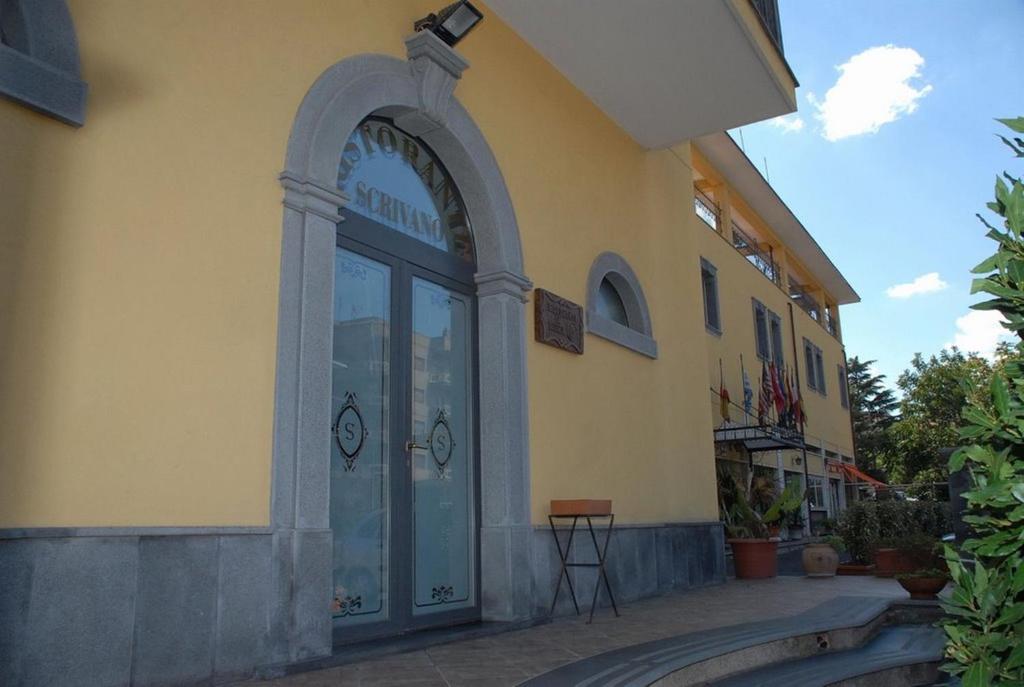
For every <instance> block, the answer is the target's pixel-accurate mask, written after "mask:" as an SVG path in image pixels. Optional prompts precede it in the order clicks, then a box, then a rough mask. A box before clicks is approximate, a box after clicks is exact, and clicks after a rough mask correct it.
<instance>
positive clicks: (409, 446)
mask: <svg viewBox="0 0 1024 687" xmlns="http://www.w3.org/2000/svg"><path fill="white" fill-rule="evenodd" d="M416 448H418V449H421V450H423V451H426V450H427V449H429V448H430V447H429V446H424V445H423V444H417V443H416V440H415V439H410V440H409V441H407V442H405V450H406V451H412V450H413V449H416Z"/></svg>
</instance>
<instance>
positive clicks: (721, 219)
mask: <svg viewBox="0 0 1024 687" xmlns="http://www.w3.org/2000/svg"><path fill="white" fill-rule="evenodd" d="M692 145H693V157H692V159H693V167H694V210H695V215H696V217H697V218H698V221H697V222H695V223H694V230H693V231H694V233H695V236H696V240H697V251H698V253H699V263H700V265H699V268H700V270H701V277H702V290H703V294H704V320H705V326H706V330H707V336H706V339H707V342H708V349H707V351H708V361H707V369H708V374H709V377H708V379H709V383H710V387H709V389H710V393H711V394H712V395H711V397H710V400H711V405H712V406H713V408H712V423H713V431H714V433H715V436H716V444H717V446H716V458H718V459H719V460H720V461H722V467H727V466H729V465H734V466H735V465H736V464H737V463H739V464H741V465H745V466H746V467H753V468H754V469H755V471H763V472H767V473H768V474H771V475H772V476H773V477H775V479H776V480H777V481H778V482H779V483H780V484H782V483H784V482H785V483H788V482H789V481H792V480H796V481H799V482H800V483H801V484H802V485H803V486H804V487H805V488H806V489H807V493H808V502H807V506H808V507H809V511H808V508H807V507H805V509H804V511H803V518H802V519H803V523H800V524H801V527H799V528H797V529H799V530H803V531H806V530H807V529H809V528H810V526H811V525H814V526H815V527H814V529H815V530H817V528H818V526H820V523H821V521H823V520H825V519H826V518H835V517H837V516H838V514H839V512H840V511H841V510H842V509H843V508H844V507H845V504H846V500H847V498H853V497H854V496H855V493H854V491H853V488H852V485H850V486H848V485H847V482H848V480H847V473H848V472H850V471H851V469H852V468H853V462H854V461H853V454H854V451H853V432H852V425H851V422H850V411H849V396H848V389H847V379H846V354H845V350H844V348H843V343H842V329H841V327H840V320H839V306H840V305H846V304H849V303H855V302H857V301H858V300H859V297H858V296H857V294H856V292H855V291H854V290H853V288H852V287H851V286H850V285H849V283H848V282H847V281H846V279H845V278H844V277H843V275H842V274H841V273H840V272H839V270H838V269H836V267H835V265H834V264H833V263H832V261H831V260H830V259H829V257H828V256H827V255H826V254H825V253H824V251H822V250H821V248H820V246H818V244H817V243H816V242H815V240H814V238H813V237H812V236H811V235H810V233H809V232H808V231H807V229H806V228H804V226H803V225H802V224H801V223H800V221H799V220H798V219H797V218H796V217H795V216H794V215H793V213H792V212H791V211H790V209H789V208H788V207H786V205H785V203H784V202H783V201H782V199H780V198H779V197H778V195H777V194H776V193H775V191H774V190H773V189H772V188H771V186H769V185H768V183H767V182H766V181H765V179H764V177H762V176H761V174H760V173H759V172H758V171H757V169H756V168H755V167H754V165H753V164H752V163H751V161H750V160H749V159H748V158H747V157H746V155H745V154H744V153H743V151H742V150H741V149H740V147H739V146H738V145H737V144H736V142H735V141H734V140H733V139H732V138H730V137H729V136H728V135H726V134H723V133H718V134H711V135H708V136H702V137H700V138H698V139H696V140H695V141H694V142H693V144H692ZM744 375H745V376H746V379H744ZM773 380H774V381H775V382H777V384H773ZM723 386H724V388H725V389H726V391H727V392H730V401H731V402H732V403H731V404H730V405H729V410H730V412H729V418H728V419H726V418H724V417H723V416H722V414H721V399H720V391H719V390H720V389H721V388H722V387H723ZM766 386H767V387H768V389H766V390H764V391H762V389H763V388H764V387H766ZM780 391H781V392H782V394H781V403H780V404H778V405H777V404H776V403H774V400H775V399H776V398H779V397H780V394H779V392H780ZM762 398H763V399H764V401H763V403H764V405H762ZM786 399H792V400H794V401H796V400H797V399H799V403H800V409H801V410H800V411H797V412H794V411H792V410H791V409H792V404H787V403H786V402H785V401H786ZM780 409H781V411H782V413H783V415H782V419H783V422H781V423H780V422H779V420H780V415H779V411H780ZM786 420H788V422H787V421H786ZM780 424H781V425H782V429H779V425H780ZM851 481H854V480H851ZM793 524H796V522H794V523H793ZM794 535H795V536H802V533H801V534H800V535H796V533H795V532H794Z"/></svg>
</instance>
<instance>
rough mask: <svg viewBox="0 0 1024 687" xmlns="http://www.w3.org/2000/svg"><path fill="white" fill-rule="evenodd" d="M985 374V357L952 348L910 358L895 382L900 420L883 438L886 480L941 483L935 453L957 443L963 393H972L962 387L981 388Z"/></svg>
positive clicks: (943, 470)
mask: <svg viewBox="0 0 1024 687" xmlns="http://www.w3.org/2000/svg"><path fill="white" fill-rule="evenodd" d="M991 375H992V366H991V365H989V363H988V361H987V360H985V359H984V358H982V357H981V356H980V355H977V354H976V353H967V354H965V353H963V352H962V351H960V350H959V349H957V348H956V347H953V348H950V349H946V350H943V351H941V352H940V353H939V354H938V355H933V356H931V357H929V358H925V357H924V356H922V355H921V354H920V353H918V354H916V355H915V356H914V359H913V360H912V361H911V363H910V368H908V369H907V370H905V371H904V372H903V374H901V375H900V377H899V379H898V380H897V382H896V386H897V387H899V389H900V391H901V392H903V399H902V400H901V401H900V418H899V420H897V421H896V422H894V423H893V424H892V425H891V427H890V428H889V430H888V432H887V436H886V439H887V444H886V445H885V447H884V448H885V456H884V457H883V463H884V465H885V467H886V471H887V472H888V475H889V480H890V481H891V482H894V483H898V484H907V483H911V482H944V481H946V479H947V478H948V476H949V472H948V470H947V467H946V461H945V460H944V458H943V457H942V455H941V453H940V451H941V449H943V448H947V447H950V446H956V445H957V444H958V443H959V437H958V435H957V430H958V429H959V428H960V426H961V425H962V424H963V420H962V419H961V414H962V413H963V409H964V407H965V405H966V403H967V401H968V395H969V394H973V397H977V396H978V394H977V392H969V391H968V389H978V388H983V387H984V385H985V384H986V383H987V382H988V380H989V379H990V377H991ZM964 381H966V382H968V384H969V385H968V386H964V384H963V382H964Z"/></svg>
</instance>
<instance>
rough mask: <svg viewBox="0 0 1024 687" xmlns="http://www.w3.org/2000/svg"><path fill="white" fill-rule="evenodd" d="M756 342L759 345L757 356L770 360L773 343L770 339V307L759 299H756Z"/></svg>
mask: <svg viewBox="0 0 1024 687" xmlns="http://www.w3.org/2000/svg"><path fill="white" fill-rule="evenodd" d="M754 343H755V344H756V346H757V357H759V358H761V359H762V360H769V359H770V357H771V350H772V347H771V343H770V342H769V340H768V308H766V307H764V304H763V303H761V302H760V301H758V300H756V299H755V300H754Z"/></svg>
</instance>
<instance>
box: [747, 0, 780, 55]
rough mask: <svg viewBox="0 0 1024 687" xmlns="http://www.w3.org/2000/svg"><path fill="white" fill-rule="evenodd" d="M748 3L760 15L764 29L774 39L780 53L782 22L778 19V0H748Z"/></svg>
mask: <svg viewBox="0 0 1024 687" xmlns="http://www.w3.org/2000/svg"><path fill="white" fill-rule="evenodd" d="M750 4H751V5H753V6H754V10H755V11H756V12H757V13H758V15H760V17H761V21H762V22H764V28H765V30H766V31H767V32H768V35H769V36H771V37H772V40H773V41H775V45H776V46H778V48H779V52H780V53H782V52H783V50H782V22H781V21H779V0H750Z"/></svg>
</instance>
